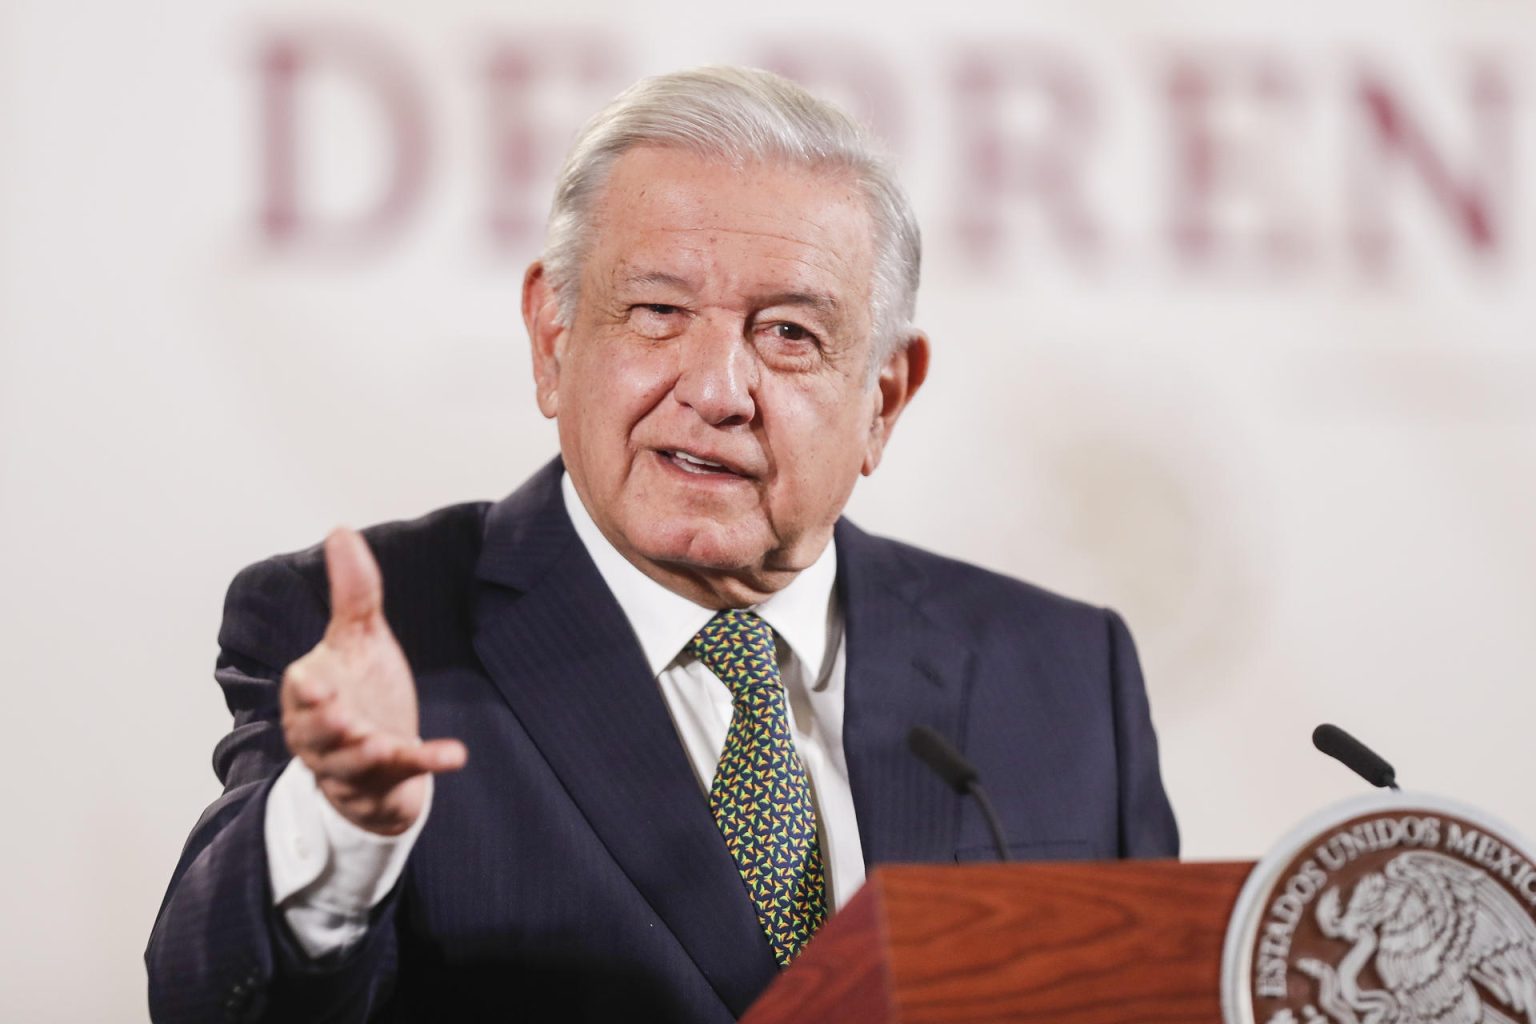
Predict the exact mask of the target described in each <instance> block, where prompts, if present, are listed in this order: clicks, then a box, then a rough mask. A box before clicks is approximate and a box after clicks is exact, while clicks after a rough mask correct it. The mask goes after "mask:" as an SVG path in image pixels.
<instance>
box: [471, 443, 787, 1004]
mask: <svg viewBox="0 0 1536 1024" xmlns="http://www.w3.org/2000/svg"><path fill="white" fill-rule="evenodd" d="M559 480H560V466H559V464H558V462H557V463H553V464H551V466H549V467H547V468H546V469H545V470H544V471H542V472H541V473H539V474H538V475H537V476H535V477H534V478H533V479H532V480H530V481H529V483H528V484H527V485H526V486H525V487H523V488H522V489H521V490H520V491H518V492H517V493H516V494H514V495H513V496H512V497H510V498H508V499H506V501H504V502H502V503H501V504H499V505H497V506H495V507H494V508H493V509H492V510H491V512H490V514H489V516H488V517H487V521H486V536H485V544H484V547H483V548H482V554H481V561H480V566H479V569H478V575H479V577H480V579H481V581H482V584H481V590H480V596H479V601H478V605H477V609H476V633H475V647H476V650H477V652H478V653H479V655H480V658H481V660H482V662H483V663H484V665H485V667H486V669H487V671H488V672H489V673H490V675H491V678H492V679H493V680H494V681H495V684H496V686H497V687H498V688H499V689H500V691H501V693H502V695H503V696H504V697H505V698H506V701H507V703H508V704H509V705H510V706H511V708H512V711H513V712H514V713H515V714H516V715H517V717H518V720H519V721H520V722H521V723H522V725H523V728H524V729H525V730H526V731H527V733H528V735H529V737H530V738H531V739H532V740H533V742H534V743H535V744H536V745H537V746H538V748H539V750H540V752H541V753H542V754H543V756H544V758H545V759H546V760H547V761H548V763H549V765H550V767H551V769H553V771H554V772H555V774H556V775H557V776H558V777H559V778H560V781H561V783H562V784H563V785H564V786H565V788H566V790H567V792H569V794H570V796H571V799H572V800H573V801H574V802H575V803H576V805H577V806H578V807H579V808H580V809H581V812H582V813H583V815H584V816H585V817H586V819H587V821H588V822H589V823H590V825H591V826H592V830H593V831H594V832H595V833H596V834H597V836H598V838H599V839H600V840H601V841H602V843H603V845H604V846H605V847H606V848H607V850H608V852H609V853H610V854H611V855H612V856H613V858H614V860H615V861H616V862H617V863H618V865H619V867H620V868H621V869H622V870H623V871H624V873H625V874H626V875H628V876H629V878H630V880H631V881H633V882H634V884H635V887H636V888H637V889H638V890H639V891H640V893H641V894H642V895H643V896H644V897H645V899H646V900H647V901H648V902H649V903H650V905H651V907H652V908H653V909H654V910H655V912H656V914H657V916H658V917H659V918H660V919H661V920H662V921H663V922H665V923H666V925H667V927H668V928H669V929H671V931H672V933H673V934H674V935H676V937H677V938H678V940H679V941H680V942H681V943H682V945H683V947H684V948H685V949H686V950H687V952H688V954H689V955H690V956H691V957H692V958H693V960H694V962H695V963H696V964H697V965H698V967H699V970H700V971H701V972H702V973H703V974H704V976H705V977H706V978H707V979H708V980H709V982H710V984H711V985H713V986H714V988H715V990H716V992H718V993H719V995H720V997H721V999H722V1000H723V1001H724V1002H725V1004H726V1005H727V1006H728V1007H729V1008H730V1009H731V1011H732V1012H733V1013H734V1014H736V1015H738V1016H739V1015H740V1014H741V1013H743V1012H744V1011H745V1010H746V1008H747V1006H748V1005H749V1004H750V1003H751V1001H752V999H753V998H754V997H755V996H756V995H757V994H758V993H759V992H761V990H762V989H763V988H764V987H765V986H766V985H767V984H768V982H769V981H771V980H772V979H773V977H774V976H775V975H776V974H777V967H776V966H775V964H774V961H773V956H772V952H771V950H770V948H769V946H768V943H767V940H766V938H765V937H764V935H763V932H762V929H761V927H760V926H759V925H758V922H757V916H756V912H755V911H754V910H753V907H752V904H751V901H750V900H749V899H748V898H747V896H746V893H745V890H744V888H743V886H742V882H741V876H740V875H739V874H738V872H737V868H736V865H735V862H734V861H733V860H732V859H731V856H730V854H729V853H728V852H727V851H726V848H725V843H724V841H723V840H722V839H721V836H720V832H719V830H718V828H717V827H716V825H715V822H714V819H713V817H711V815H710V812H709V802H708V798H707V797H706V796H705V795H704V793H703V792H702V791H701V790H700V788H699V784H698V781H697V780H696V779H695V778H694V775H693V770H692V768H691V767H690V766H689V763H688V760H687V757H686V755H685V753H684V751H683V748H682V744H681V742H680V741H679V740H678V737H677V732H676V729H675V728H674V727H673V725H672V720H671V717H670V716H669V715H668V713H667V709H666V704H665V702H664V701H663V699H662V697H661V694H660V692H659V690H658V688H657V685H656V681H655V679H653V678H652V677H651V674H650V670H649V669H648V668H647V666H646V664H645V659H644V656H643V654H642V653H641V650H640V645H639V642H638V640H637V639H636V638H635V635H634V633H633V631H632V629H631V628H630V625H629V621H628V620H627V619H626V618H625V616H624V613H623V611H622V610H621V609H620V608H619V605H618V602H617V601H615V600H614V598H613V596H612V594H611V593H609V591H608V588H607V586H606V585H605V584H604V583H603V581H602V577H601V576H600V575H599V574H598V571H597V568H596V566H595V565H593V563H592V560H591V558H590V557H589V556H588V555H587V553H586V549H585V548H583V547H582V545H581V544H580V542H579V541H578V540H577V537H576V533H575V530H574V529H573V528H572V526H571V525H570V521H569V520H568V519H567V518H566V515H565V512H564V507H563V504H562V502H561V498H560V487H559Z"/></svg>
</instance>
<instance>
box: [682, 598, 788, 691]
mask: <svg viewBox="0 0 1536 1024" xmlns="http://www.w3.org/2000/svg"><path fill="white" fill-rule="evenodd" d="M688 649H689V650H690V651H692V652H693V653H694V654H695V655H697V656H698V658H699V660H700V661H702V662H703V663H704V664H705V665H706V666H708V668H709V670H710V671H711V672H713V673H714V674H715V675H717V676H719V677H720V681H721V682H723V683H724V684H725V685H726V686H727V687H729V688H730V690H731V693H732V695H734V696H738V697H739V696H741V695H742V694H744V693H745V692H746V691H747V690H748V689H750V688H751V687H753V686H761V685H771V686H773V687H775V688H777V687H778V685H779V663H778V662H777V661H776V660H774V655H773V630H772V629H771V628H770V627H769V625H768V623H766V622H764V621H763V619H762V617H761V616H759V615H758V614H757V613H756V612H750V611H746V610H745V609H741V608H727V609H726V610H725V611H723V612H716V613H715V617H714V618H712V619H710V620H709V622H708V623H707V624H706V625H705V626H704V628H703V629H701V630H699V632H698V633H697V634H696V635H695V636H694V638H693V640H692V641H691V642H690V643H689V644H688Z"/></svg>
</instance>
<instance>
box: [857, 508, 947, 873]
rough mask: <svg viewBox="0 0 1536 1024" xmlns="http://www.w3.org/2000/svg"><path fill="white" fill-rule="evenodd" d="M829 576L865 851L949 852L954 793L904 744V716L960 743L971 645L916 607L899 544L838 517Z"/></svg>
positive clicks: (941, 856) (877, 856)
mask: <svg viewBox="0 0 1536 1024" xmlns="http://www.w3.org/2000/svg"><path fill="white" fill-rule="evenodd" d="M837 556H838V566H837V578H838V592H839V595H840V597H841V600H842V604H843V610H844V621H845V624H846V629H847V654H848V661H847V680H846V687H847V706H846V709H845V711H844V724H843V749H844V753H845V755H846V757H847V760H848V776H849V783H850V786H851V787H852V790H853V803H854V808H855V810H856V812H857V814H858V817H859V838H860V841H861V843H862V845H863V848H864V861H865V863H866V864H867V865H869V866H870V867H873V866H875V865H876V864H880V863H888V862H901V861H908V862H910V861H934V860H952V859H953V858H954V852H955V839H956V835H957V833H958V830H959V823H960V801H959V800H957V799H956V797H955V795H954V793H953V792H951V791H950V790H949V789H948V788H947V787H946V786H945V785H944V784H943V782H941V781H940V780H939V779H938V778H937V777H935V775H934V774H933V772H932V771H931V770H930V769H929V768H928V767H927V766H926V765H924V764H923V763H922V762H920V761H919V760H918V759H917V758H916V757H915V756H914V755H913V754H912V753H911V751H910V750H909V749H908V747H907V733H908V732H910V731H911V729H912V727H913V726H916V725H927V726H930V727H931V728H933V729H935V730H937V731H938V732H939V733H940V734H941V735H943V736H946V737H948V738H950V739H951V740H953V741H955V742H957V743H959V742H961V741H962V739H963V737H961V736H960V735H959V730H960V726H961V723H962V722H963V720H964V719H963V715H962V710H963V704H964V695H965V691H966V681H967V679H968V677H969V671H970V654H969V652H968V651H966V650H965V648H964V647H963V646H962V645H961V644H960V643H959V641H958V640H957V639H956V638H955V636H954V635H953V634H951V633H950V632H948V631H947V630H946V629H945V628H944V627H943V626H941V625H939V624H938V623H936V622H935V621H934V620H933V618H932V616H931V615H929V614H928V613H927V612H926V611H925V609H924V601H923V599H924V593H923V591H924V586H923V584H924V581H923V579H922V576H921V573H920V570H918V569H917V567H916V566H915V565H913V564H912V563H911V562H910V561H909V560H908V559H907V558H906V557H905V555H904V552H903V550H902V549H901V547H900V546H899V545H896V544H893V543H891V542H888V541H881V540H876V539H874V538H871V537H869V536H868V535H867V534H865V533H864V532H863V531H861V530H859V529H858V528H856V527H854V526H853V525H852V524H851V523H848V522H847V521H846V520H842V521H839V523H838V526H837Z"/></svg>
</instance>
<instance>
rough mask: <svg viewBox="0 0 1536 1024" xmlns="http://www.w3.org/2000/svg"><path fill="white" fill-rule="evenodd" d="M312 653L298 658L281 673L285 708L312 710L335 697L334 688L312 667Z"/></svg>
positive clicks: (313, 656)
mask: <svg viewBox="0 0 1536 1024" xmlns="http://www.w3.org/2000/svg"><path fill="white" fill-rule="evenodd" d="M314 658H315V655H314V653H313V652H311V653H310V654H307V655H305V656H304V657H302V658H300V659H299V660H298V661H296V662H294V663H293V664H292V665H289V666H288V670H287V671H286V672H284V673H283V690H282V696H283V700H284V705H285V707H290V708H313V707H318V706H319V705H321V704H324V703H325V702H326V701H329V700H330V699H331V698H332V697H334V696H336V688H335V687H334V686H332V685H331V684H330V683H329V682H327V681H325V680H324V679H323V678H322V673H320V672H317V671H315V670H314V668H313V667H312V666H313V665H314Z"/></svg>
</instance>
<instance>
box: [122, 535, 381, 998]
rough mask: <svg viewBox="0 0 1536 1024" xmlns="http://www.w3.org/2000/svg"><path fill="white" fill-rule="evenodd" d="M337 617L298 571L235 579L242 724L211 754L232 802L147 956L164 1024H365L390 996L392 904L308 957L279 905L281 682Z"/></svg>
mask: <svg viewBox="0 0 1536 1024" xmlns="http://www.w3.org/2000/svg"><path fill="white" fill-rule="evenodd" d="M327 618H328V613H327V610H326V608H325V603H324V601H323V600H322V599H321V598H320V597H319V595H318V594H317V593H316V591H315V589H314V588H313V587H312V586H311V585H310V584H309V583H308V582H307V581H306V580H305V579H304V578H303V577H302V576H301V575H300V574H299V573H298V572H297V571H296V570H295V569H294V568H293V567H291V566H290V565H288V564H286V563H284V562H279V561H275V560H274V561H269V562H263V563H261V564H258V565H255V566H252V567H251V568H249V569H246V570H245V571H244V572H242V573H241V574H240V575H239V576H238V577H236V579H235V581H234V583H233V584H231V586H230V589H229V595H228V597H227V598H226V600H225V605H224V624H223V626H222V628H221V629H220V631H219V645H220V648H221V650H220V654H219V660H218V665H217V669H216V671H215V673H214V675H215V678H216V679H217V680H218V682H219V685H220V686H221V687H222V688H223V691H224V699H225V702H226V703H227V704H228V706H229V709H230V711H231V712H232V713H233V715H234V727H233V729H232V730H231V731H230V733H229V734H228V735H227V736H225V737H224V738H223V739H222V740H221V741H220V742H219V744H218V746H217V747H216V748H215V750H214V755H213V761H214V771H215V772H216V773H217V774H218V777H219V781H220V782H221V783H223V785H224V793H223V795H222V796H220V797H219V799H218V800H216V801H214V803H213V804H212V806H210V807H209V808H208V809H207V810H206V811H205V812H204V813H203V816H202V818H201V819H200V820H199V821H198V823H197V825H196V827H195V828H194V829H193V830H192V834H191V836H190V837H189V838H188V839H187V843H186V847H185V848H184V849H183V851H182V855H181V860H180V862H179V863H178V864H177V866H176V870H175V873H174V874H173V875H172V877H171V884H170V886H169V888H168V889H167V891H166V895H165V900H164V902H163V903H162V904H161V907H160V913H159V916H158V917H157V918H156V920H155V926H154V930H153V932H152V933H151V935H150V940H149V947H148V949H147V950H146V951H145V955H144V956H145V963H146V966H147V968H148V971H149V1003H150V1015H151V1017H152V1018H153V1019H154V1020H155V1021H157V1022H161V1024H181V1022H187V1024H192V1022H197V1024H207V1022H212V1021H242V1022H255V1021H298V1020H306V1021H311V1020H312V1021H337V1022H343V1021H364V1020H366V1019H367V1018H368V1016H369V1014H370V1013H371V1012H372V1010H373V1009H374V1008H375V1007H377V1006H378V1005H379V1004H380V1003H381V1002H382V1001H383V1000H384V999H386V998H387V997H388V993H389V989H390V986H391V984H392V979H393V971H394V961H395V936H394V927H393V921H394V907H395V902H396V900H395V897H394V896H393V895H391V896H390V897H389V898H387V899H385V900H384V902H383V903H381V904H380V905H379V906H378V907H376V908H375V910H374V913H373V919H372V923H371V926H370V928H369V930H368V933H367V935H366V936H365V937H364V939H363V940H362V941H361V942H359V943H358V944H357V945H356V946H354V947H352V948H350V949H348V950H347V951H346V953H345V954H343V955H341V956H336V957H331V958H321V959H318V960H312V959H310V958H309V957H307V956H306V955H305V953H304V952H303V950H302V949H300V948H299V946H298V944H297V943H296V942H295V941H294V939H293V936H292V935H291V934H290V933H289V931H288V929H287V926H286V925H285V924H284V923H283V921H282V918H281V914H280V912H279V911H278V910H277V909H276V908H275V907H274V905H273V899H272V891H271V882H270V873H269V867H268V864H267V853H266V839H265V819H266V804H267V794H268V792H269V791H270V790H271V788H272V783H273V782H274V781H275V779H276V778H277V776H278V774H279V773H280V772H281V771H282V769H283V767H284V766H285V765H286V764H287V763H288V761H289V760H290V755H289V752H288V749H287V747H286V745H285V744H284V741H283V734H282V726H281V722H280V712H279V708H278V684H279V682H280V680H281V678H282V673H283V670H284V669H285V668H286V667H287V666H288V664H289V663H290V662H292V661H294V660H295V659H297V658H298V657H300V656H301V655H303V654H304V653H305V652H306V651H308V650H309V649H310V648H311V647H313V646H314V645H315V644H316V643H317V642H318V641H319V639H320V637H321V636H322V635H323V634H324V632H325V626H326V621H327Z"/></svg>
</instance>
